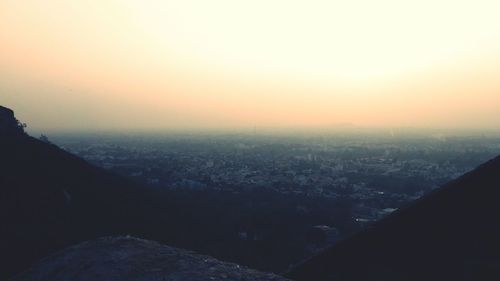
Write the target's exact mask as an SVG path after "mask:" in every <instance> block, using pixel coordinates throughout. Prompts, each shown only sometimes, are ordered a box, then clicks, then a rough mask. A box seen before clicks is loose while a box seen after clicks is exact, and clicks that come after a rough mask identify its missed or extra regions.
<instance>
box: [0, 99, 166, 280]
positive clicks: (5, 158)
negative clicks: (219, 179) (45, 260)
mask: <svg viewBox="0 0 500 281" xmlns="http://www.w3.org/2000/svg"><path fill="white" fill-rule="evenodd" d="M1 111H2V112H0V113H4V114H1V115H0V119H1V120H0V124H4V126H2V127H0V260H1V261H2V266H0V280H4V279H5V278H6V277H8V276H10V275H12V274H13V273H16V272H18V271H20V270H22V269H25V268H26V267H27V266H28V265H30V264H31V263H32V262H34V261H35V260H37V259H39V258H41V257H43V256H45V255H47V254H49V253H52V252H53V251H54V250H57V249H61V248H62V247H65V246H68V245H71V244H74V243H76V242H79V241H83V240H87V239H91V238H96V237H100V236H104V235H110V234H124V233H125V234H126V233H137V234H138V235H141V234H143V235H144V233H147V232H148V231H152V229H153V228H155V230H157V232H156V233H157V236H156V238H158V240H161V239H160V238H161V235H162V234H163V233H165V232H167V229H163V228H166V227H164V226H161V220H162V219H163V218H162V216H165V214H164V213H163V212H161V208H159V206H158V205H154V202H156V200H154V198H156V197H157V195H155V194H153V190H151V189H147V188H143V187H140V186H137V185H135V184H134V183H131V182H129V181H128V180H125V179H123V178H121V177H118V176H115V175H113V174H110V173H108V172H105V171H104V170H102V169H99V168H96V167H93V166H91V165H89V164H88V163H87V162H85V161H83V160H81V159H79V158H78V157H75V156H73V155H71V154H69V153H67V152H65V151H63V150H61V149H59V148H58V147H56V146H54V145H50V144H47V143H45V142H42V141H40V140H37V139H35V138H32V137H29V136H28V135H26V134H24V133H23V131H22V125H18V121H17V120H15V118H14V115H13V114H10V112H11V111H9V110H7V109H2V110H1ZM144 202H153V203H152V204H153V205H154V206H151V205H150V204H145V203H144ZM155 212H158V213H159V214H157V215H155V214H154V213H155ZM156 220H160V221H159V222H158V225H157V224H153V222H155V221H156ZM138 229H141V231H143V232H144V233H138V231H137V230H138ZM145 236H147V235H145Z"/></svg>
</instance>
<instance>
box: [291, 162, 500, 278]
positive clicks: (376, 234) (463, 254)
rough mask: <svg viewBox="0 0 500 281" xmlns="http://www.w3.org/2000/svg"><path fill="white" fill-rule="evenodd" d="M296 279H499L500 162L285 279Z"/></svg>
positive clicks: (342, 244) (485, 166)
mask: <svg viewBox="0 0 500 281" xmlns="http://www.w3.org/2000/svg"><path fill="white" fill-rule="evenodd" d="M287 276H288V277H289V278H292V279H295V280H342V281H353V280H370V281H378V280H384V281H392V280H426V281H430V280H436V281H437V280H439V281H443V280H471V281H472V280H475V281H477V280H500V157H497V158H495V159H493V160H491V161H489V162H487V163H485V164H483V165H481V166H480V167H478V168H477V169H475V170H474V171H472V172H469V173H467V174H465V175H463V176H462V177H460V178H458V179H457V180H454V181H452V182H450V183H448V184H446V185H445V186H443V187H442V188H440V189H438V190H436V191H435V192H433V193H431V194H429V195H428V196H425V197H423V198H421V199H420V200H417V201H416V202H414V203H413V204H411V205H410V206H409V207H407V208H404V209H402V210H400V211H398V212H395V213H393V214H392V215H390V216H388V217H387V218H386V219H383V220H381V221H379V222H378V223H376V224H374V225H373V226H372V227H370V228H369V229H367V230H366V231H363V232H362V233H359V234H358V235H355V236H353V237H351V238H349V239H347V240H345V241H343V242H340V243H338V244H337V245H335V246H333V247H332V248H330V249H328V250H326V251H325V252H323V253H321V254H319V255H318V256H316V257H314V258H312V259H310V260H308V261H306V262H304V263H303V264H301V265H300V266H298V267H296V268H295V269H293V270H292V271H291V272H289V273H288V274H287Z"/></svg>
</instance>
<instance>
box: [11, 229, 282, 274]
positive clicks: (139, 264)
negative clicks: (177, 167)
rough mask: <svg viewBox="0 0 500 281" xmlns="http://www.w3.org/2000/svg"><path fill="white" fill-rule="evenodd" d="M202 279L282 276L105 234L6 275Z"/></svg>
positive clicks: (145, 241) (148, 242)
mask: <svg viewBox="0 0 500 281" xmlns="http://www.w3.org/2000/svg"><path fill="white" fill-rule="evenodd" d="M28 280H30V281H31V280H37V281H70V280H71V281H90V280H92V281H100V280H102V281H139V280H140V281H160V280H161V281H181V280H191V281H202V280H203V281H205V280H216V281H217V280H218V281H229V280H235V281H236V280H241V281H244V280H248V281H255V280H262V281H266V280H269V281H271V280H273V281H285V280H287V279H285V278H283V277H280V276H277V275H274V274H271V273H262V272H259V271H256V270H252V269H249V268H246V267H243V266H239V265H236V264H232V263H227V262H221V261H219V260H217V259H215V258H212V257H209V256H204V255H199V254H196V253H193V252H190V251H186V250H181V249H177V248H172V247H169V246H165V245H161V244H158V243H156V242H152V241H149V240H143V239H138V238H133V237H105V238H100V239H97V240H92V241H87V242H83V243H81V244H78V245H75V246H71V247H69V248H66V249H64V250H62V251H60V252H58V253H56V254H54V255H51V256H49V257H47V258H45V259H43V260H42V261H40V262H39V263H37V264H36V265H35V266H33V267H32V268H31V269H29V270H28V271H26V272H24V273H21V274H19V275H17V276H15V277H14V278H12V279H10V281H28Z"/></svg>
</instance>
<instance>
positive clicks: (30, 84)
mask: <svg viewBox="0 0 500 281" xmlns="http://www.w3.org/2000/svg"><path fill="white" fill-rule="evenodd" d="M498 11H500V2H499V1H497V0H495V1H493V0H491V1H490V0H474V1H472V0H471V1H469V0H464V1H453V0H420V1H405V0H380V1H370V0H353V1H326V0H324V1H320V0H296V1H291V0H288V1H286V0H253V1H243V0H212V1H205V0H183V1H170V0H163V1H160V0H150V1H144V0H86V1H76V0H75V1H66V0H51V1H46V0H45V1H41V0H23V1H19V0H3V1H1V2H0V104H2V105H5V106H8V107H11V108H13V109H14V110H15V111H16V113H17V115H18V116H19V118H20V119H22V120H23V121H26V122H28V124H29V125H30V127H32V128H35V129H69V128H72V129H162V128H245V127H253V126H254V125H257V126H268V127H309V126H314V127H317V126H319V127H329V126H335V125H336V124H344V123H350V124H356V125H359V126H367V127H394V126H412V127H453V128H498V127H500V125H499V124H500V17H499V16H498Z"/></svg>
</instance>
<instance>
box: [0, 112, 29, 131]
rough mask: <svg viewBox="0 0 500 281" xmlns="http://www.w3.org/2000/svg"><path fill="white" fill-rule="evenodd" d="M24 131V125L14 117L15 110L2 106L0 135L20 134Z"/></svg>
mask: <svg viewBox="0 0 500 281" xmlns="http://www.w3.org/2000/svg"><path fill="white" fill-rule="evenodd" d="M23 132H24V130H23V125H22V124H20V123H19V122H18V121H17V119H16V118H15V117H14V111H12V110H11V109H9V108H6V107H3V106H0V136H6V135H9V136H10V135H18V134H22V133H23Z"/></svg>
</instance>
